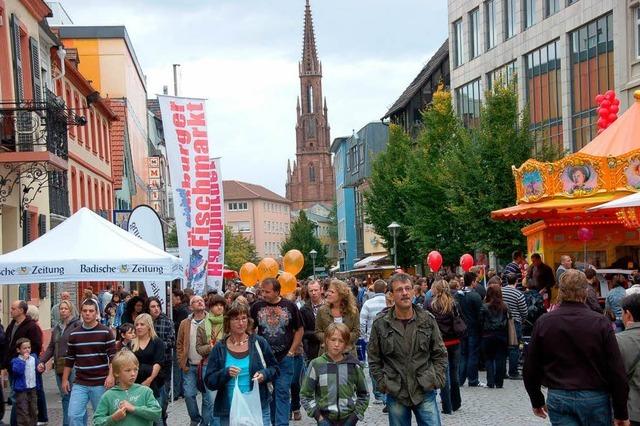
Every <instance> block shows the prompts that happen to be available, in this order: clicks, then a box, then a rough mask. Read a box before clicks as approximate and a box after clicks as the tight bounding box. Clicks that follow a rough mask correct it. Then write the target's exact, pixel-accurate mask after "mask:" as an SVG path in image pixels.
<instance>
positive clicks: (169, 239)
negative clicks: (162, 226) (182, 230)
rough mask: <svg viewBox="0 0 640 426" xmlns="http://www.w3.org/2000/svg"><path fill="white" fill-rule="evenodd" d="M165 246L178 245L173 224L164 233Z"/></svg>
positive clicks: (176, 233) (176, 232)
mask: <svg viewBox="0 0 640 426" xmlns="http://www.w3.org/2000/svg"><path fill="white" fill-rule="evenodd" d="M165 246H166V247H178V231H177V228H176V226H175V225H173V226H172V227H171V229H169V232H167V234H166V235H165Z"/></svg>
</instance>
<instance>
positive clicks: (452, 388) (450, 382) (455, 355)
mask: <svg viewBox="0 0 640 426" xmlns="http://www.w3.org/2000/svg"><path fill="white" fill-rule="evenodd" d="M447 357H448V360H449V364H448V365H447V373H446V374H447V383H446V384H445V385H444V388H442V390H441V391H440V399H441V400H442V412H443V413H445V414H451V413H452V412H454V411H458V409H460V406H461V405H462V397H461V396H460V385H459V384H458V363H459V362H460V345H453V346H449V347H448V348H447Z"/></svg>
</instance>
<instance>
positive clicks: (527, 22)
mask: <svg viewBox="0 0 640 426" xmlns="http://www.w3.org/2000/svg"><path fill="white" fill-rule="evenodd" d="M523 6H524V27H525V28H529V27H531V26H532V25H533V24H535V23H536V0H524V4H523Z"/></svg>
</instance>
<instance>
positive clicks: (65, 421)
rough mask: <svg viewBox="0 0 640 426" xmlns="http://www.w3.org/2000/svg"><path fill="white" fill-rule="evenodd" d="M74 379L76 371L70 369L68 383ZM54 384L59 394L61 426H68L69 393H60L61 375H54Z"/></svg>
mask: <svg viewBox="0 0 640 426" xmlns="http://www.w3.org/2000/svg"><path fill="white" fill-rule="evenodd" d="M75 378H76V370H75V369H72V370H71V374H70V375H69V383H73V382H74V381H75ZM56 384H57V385H58V391H59V392H60V399H61V400H62V426H69V398H70V397H71V394H70V393H64V392H63V391H62V374H60V375H58V374H56ZM72 386H73V385H72Z"/></svg>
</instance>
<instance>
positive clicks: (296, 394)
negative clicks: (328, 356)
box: [291, 355, 304, 412]
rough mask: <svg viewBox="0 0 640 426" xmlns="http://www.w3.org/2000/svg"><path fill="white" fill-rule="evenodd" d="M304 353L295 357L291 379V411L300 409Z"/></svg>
mask: <svg viewBox="0 0 640 426" xmlns="http://www.w3.org/2000/svg"><path fill="white" fill-rule="evenodd" d="M302 364H304V359H303V357H302V355H296V356H294V357H293V377H292V379H291V411H292V412H293V411H299V410H300V385H301V383H302Z"/></svg>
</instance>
